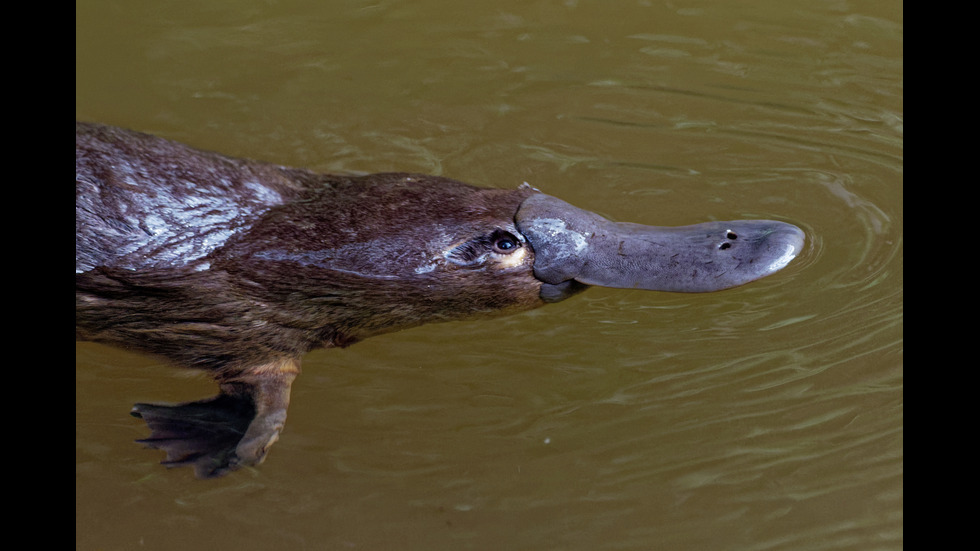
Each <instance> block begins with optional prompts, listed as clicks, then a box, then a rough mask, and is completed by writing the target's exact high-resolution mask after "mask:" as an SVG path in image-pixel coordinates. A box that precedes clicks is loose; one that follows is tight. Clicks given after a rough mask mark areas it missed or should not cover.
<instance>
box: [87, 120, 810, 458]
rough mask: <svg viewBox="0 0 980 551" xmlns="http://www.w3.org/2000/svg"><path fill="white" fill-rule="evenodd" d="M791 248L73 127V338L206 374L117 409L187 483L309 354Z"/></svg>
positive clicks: (716, 275)
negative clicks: (143, 427) (185, 394)
mask: <svg viewBox="0 0 980 551" xmlns="http://www.w3.org/2000/svg"><path fill="white" fill-rule="evenodd" d="M803 243H804V234H803V232H802V231H801V230H800V229H799V228H797V227H796V226H793V225H791V224H787V223H784V222H778V221H771V220H743V221H730V222H709V223H703V224H697V225H691V226H683V227H669V228H668V227H656V226H645V225H640V224H630V223H618V222H612V221H610V220H607V219H605V218H603V217H601V216H599V215H597V214H593V213H591V212H588V211H585V210H582V209H579V208H577V207H574V206H572V205H570V204H568V203H566V202H564V201H562V200H560V199H558V198H556V197H552V196H550V195H547V194H545V193H542V192H540V191H539V190H537V189H535V188H533V187H531V186H530V185H527V184H522V185H519V186H517V187H516V188H514V189H496V188H486V187H477V186H473V185H470V184H466V183H463V182H459V181H456V180H452V179H449V178H443V177H439V176H429V175H424V174H411V173H379V174H367V175H335V174H319V173H316V172H312V171H309V170H304V169H300V168H290V167H285V166H279V165H275V164H271V163H266V162H258V161H253V160H246V159H238V158H232V157H228V156H224V155H221V154H218V153H213V152H208V151H203V150H199V149H195V148H192V147H190V146H187V145H183V144H180V143H177V142H174V141H170V140H166V139H163V138H159V137H155V136H152V135H148V134H144V133H140V132H135V131H131V130H125V129H121V128H116V127H111V126H105V125H100V124H93V123H79V122H76V124H75V337H76V340H88V341H96V342H101V343H106V344H109V345H115V346H120V347H124V348H127V349H131V350H137V351H141V352H145V353H149V354H154V355H158V356H162V357H164V358H166V359H168V360H170V361H171V362H173V363H175V364H177V365H182V366H187V367H193V368H200V369H204V370H207V371H208V372H210V373H211V375H212V376H213V377H214V378H215V379H216V381H217V382H218V384H219V388H220V394H218V395H217V396H215V397H214V398H211V399H208V400H202V401H199V402H191V403H185V404H178V405H151V404H137V405H136V406H135V407H134V409H133V415H135V416H137V417H142V418H143V419H144V420H145V421H146V423H147V424H148V425H149V427H150V429H151V435H150V437H149V438H147V439H145V440H143V442H145V443H147V444H149V445H150V446H152V447H157V448H161V449H164V450H165V451H166V452H167V459H166V461H164V463H165V464H167V465H171V466H172V465H191V466H193V467H194V469H195V471H196V473H197V475H198V476H199V477H213V476H220V475H223V474H226V473H227V472H229V471H231V470H234V469H237V468H240V467H242V466H246V465H257V464H259V463H261V462H262V461H263V460H264V459H265V457H266V454H267V452H268V450H269V446H271V445H272V444H273V443H274V442H275V441H276V440H277V439H278V437H279V433H280V431H281V430H282V428H283V425H284V423H285V419H286V409H287V406H288V403H289V392H290V385H291V384H292V382H293V380H294V379H295V378H296V376H297V375H298V374H299V372H300V361H301V358H302V357H303V355H304V354H306V353H307V352H309V351H310V350H313V349H316V348H323V347H326V348H330V347H345V346H349V345H351V344H354V343H356V342H358V341H361V340H363V339H366V338H368V337H371V336H373V335H379V334H382V333H388V332H391V331H398V330H401V329H406V328H409V327H414V326H418V325H422V324H425V323H430V322H437V321H447V320H461V319H469V318H477V317H491V316H497V315H503V314H512V313H516V312H521V311H524V310H529V309H532V308H537V307H539V306H542V305H545V304H547V303H550V302H557V301H560V300H564V299H566V298H568V297H570V296H572V295H575V294H577V293H579V292H582V291H584V290H585V289H587V288H588V287H590V286H606V287H618V288H629V289H645V290H659V291H677V292H706V291H717V290H721V289H727V288H729V287H734V286H736V285H741V284H744V283H747V282H750V281H753V280H755V279H758V278H760V277H763V276H766V275H769V274H771V273H773V272H776V271H778V270H780V269H781V268H783V267H784V266H786V265H787V263H789V262H790V261H791V260H792V259H793V258H794V257H795V256H796V255H797V254H798V253H799V252H800V250H801V248H802V246H803Z"/></svg>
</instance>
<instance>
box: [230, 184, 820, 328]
mask: <svg viewBox="0 0 980 551" xmlns="http://www.w3.org/2000/svg"><path fill="white" fill-rule="evenodd" d="M802 244H803V233H802V231H800V230H799V229H798V228H796V227H795V226H792V225H790V224H786V223H782V222H775V221H768V220H751V221H737V222H710V223H706V224H698V225H694V226H684V227H675V228H667V227H657V226H643V225H640V224H629V223H616V222H612V221H609V220H607V219H605V218H603V217H601V216H599V215H597V214H594V213H591V212H588V211H585V210H582V209H579V208H576V207H574V206H572V205H570V204H568V203H566V202H564V201H562V200H560V199H557V198H555V197H551V196H549V195H546V194H544V193H541V192H539V191H537V190H535V189H534V188H532V187H530V186H528V185H526V184H525V185H523V186H521V187H520V188H518V189H516V190H502V189H488V188H479V187H475V186H471V185H468V184H464V183H461V182H457V181H454V180H449V179H445V178H440V177H435V176H426V175H416V174H400V173H392V174H372V175H369V176H364V177H357V178H345V179H342V180H338V181H335V182H333V183H332V184H331V185H330V186H327V187H325V188H324V189H323V190H322V191H321V192H319V193H318V194H316V195H314V196H312V197H310V198H308V199H307V200H304V201H297V202H293V203H290V204H287V205H283V206H281V207H278V208H276V209H273V210H272V211H270V212H269V213H267V214H266V215H265V216H264V217H263V219H262V220H261V221H260V222H259V223H257V224H256V225H255V226H254V227H253V228H252V229H251V230H250V231H249V232H248V233H247V237H246V239H244V240H242V241H241V242H240V243H232V244H230V246H229V247H226V250H225V253H224V254H225V255H226V257H227V258H229V259H234V260H233V261H234V262H235V263H237V264H239V266H238V268H239V269H240V273H245V274H249V279H250V280H252V281H256V282H259V283H260V284H261V287H262V288H263V289H279V290H280V293H281V294H282V296H281V297H280V298H279V300H277V301H276V302H277V303H278V304H282V303H283V302H284V301H287V302H293V303H294V304H296V305H297V306H298V305H300V304H302V305H303V310H304V311H305V313H306V314H307V315H309V316H313V315H314V311H316V312H318V313H317V314H316V316H317V317H321V316H326V317H323V319H322V320H320V321H319V322H318V323H320V324H321V325H322V326H323V327H330V328H331V330H330V332H329V333H328V334H325V335H323V338H324V340H325V341H327V344H328V345H330V344H332V345H340V346H344V345H346V344H349V343H351V342H356V341H357V340H360V339H362V338H365V337H368V336H371V335H373V334H378V333H384V332H389V331H394V330H398V329H403V328H405V327H410V326H414V325H420V324H423V323H428V322H433V321H446V320H454V319H466V318H472V317H479V316H484V315H500V314H508V313H514V312H517V311H521V310H527V309H530V308H535V307H537V306H540V305H543V304H545V303H549V302H557V301H560V300H563V299H565V298H567V297H569V296H571V295H573V294H576V293H578V292H580V291H582V290H584V289H586V288H588V287H589V286H593V285H597V286H604V287H619V288H629V289H645V290H659V291H680V292H706V291H716V290H720V289H726V288H729V287H734V286H736V285H741V284H743V283H747V282H750V281H752V280H755V279H758V278H760V277H763V276H766V275H768V274H771V273H773V272H775V271H777V270H779V269H780V268H782V267H783V266H785V265H786V264H787V263H788V262H789V261H790V260H791V259H792V258H793V257H794V256H795V255H796V254H797V253H798V252H799V251H800V249H801V247H802ZM220 264H221V263H220V262H219V265H220ZM260 280H261V281H260ZM281 314H282V313H281V312H280V314H279V315H281ZM328 318H329V319H328ZM310 321H311V322H312V321H313V320H312V319H310Z"/></svg>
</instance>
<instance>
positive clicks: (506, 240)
mask: <svg viewBox="0 0 980 551" xmlns="http://www.w3.org/2000/svg"><path fill="white" fill-rule="evenodd" d="M491 240H492V242H493V252H495V253H503V254H509V253H512V252H514V250H516V249H517V248H518V247H520V246H521V243H520V241H518V240H517V238H516V237H514V235H513V234H511V233H510V232H505V231H503V230H497V231H495V232H493V235H492V236H491Z"/></svg>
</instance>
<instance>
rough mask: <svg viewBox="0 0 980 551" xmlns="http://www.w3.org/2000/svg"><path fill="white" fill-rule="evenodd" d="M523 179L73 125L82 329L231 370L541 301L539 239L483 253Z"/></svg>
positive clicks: (89, 336) (519, 195)
mask: <svg viewBox="0 0 980 551" xmlns="http://www.w3.org/2000/svg"><path fill="white" fill-rule="evenodd" d="M256 183H258V184H261V185H262V186H265V187H264V188H258V187H257V186H256ZM266 192H269V193H266ZM531 193H533V190H530V189H526V188H525V189H519V190H499V189H483V188H477V187H474V186H470V185H467V184H463V183H460V182H456V181H453V180H449V179H445V178H439V177H434V176H422V175H412V174H375V175H368V176H359V177H347V176H331V175H318V174H314V173H311V172H308V171H303V170H298V169H289V168H285V167H278V166H275V165H269V164H265V163H257V162H254V161H245V160H240V159H231V158H228V157H224V156H221V155H218V154H215V153H208V152H202V151H198V150H195V149H192V148H190V147H187V146H184V145H181V144H177V143H174V142H170V141H167V140H163V139H160V138H155V137H152V136H147V135H145V134H139V133H135V132H130V131H125V130H120V129H113V128H108V127H102V126H98V125H84V124H82V125H76V275H75V286H76V315H75V316H76V317H75V321H76V338H77V339H84V340H93V341H99V342H104V343H108V344H113V345H118V346H124V347H127V348H133V349H137V350H141V351H144V352H149V353H153V354H159V355H162V356H165V357H167V358H170V359H171V360H172V361H174V362H176V363H178V364H181V365H186V366H193V367H199V368H204V369H210V370H214V371H216V372H217V373H216V374H220V376H221V377H224V378H234V377H235V376H236V375H235V374H244V373H247V372H249V371H250V370H256V371H261V370H263V369H266V368H267V367H268V366H269V365H278V363H279V362H282V361H284V360H285V359H294V360H295V361H296V363H297V364H298V358H299V357H300V356H302V355H303V354H304V353H306V352H308V351H309V350H312V349H314V348H317V347H332V346H347V345H349V344H351V343H354V342H357V341H358V340H361V339H363V338H366V337H369V336H372V335H376V334H380V333H385V332H390V331H397V330H400V329H405V328H408V327H413V326H417V325H421V324H424V323H428V322H434V321H446V320H455V319H465V318H470V317H478V316H486V315H494V314H505V313H512V312H516V311H521V310H526V309H529V308H534V307H537V306H540V305H541V304H543V303H542V301H541V299H540V298H539V289H540V282H538V281H537V280H536V279H535V278H534V276H533V274H532V264H533V259H534V255H533V252H532V251H531V250H530V246H529V245H528V244H527V243H523V242H522V243H520V248H521V249H522V251H521V254H523V255H524V256H523V257H515V258H522V260H521V261H520V262H519V263H517V264H516V265H508V264H507V262H505V261H506V260H507V258H508V255H507V254H506V253H500V252H499V251H498V252H492V251H489V252H488V247H490V248H492V246H493V245H492V243H491V240H492V238H493V236H495V235H499V234H500V233H501V232H512V233H514V234H517V232H516V230H515V229H514V228H513V225H514V220H513V218H514V213H515V212H516V210H517V208H518V206H519V205H520V203H521V202H522V201H523V200H524V199H525V198H526V197H527V196H529V195H530V194H531ZM270 197H271V198H272V200H269V198H270ZM229 198H231V199H234V201H233V202H231V203H229ZM209 200H213V201H214V204H215V207H214V208H213V209H212V210H214V211H215V212H209V211H207V210H206V209H204V210H202V209H201V206H200V205H201V203H202V202H206V201H209ZM219 211H220V212H219ZM134 213H135V214H134ZM228 213H231V214H233V216H232V215H229V214H228ZM219 215H220V216H219ZM152 217H162V219H163V220H164V221H165V222H166V226H165V228H166V232H165V234H164V235H163V236H162V237H159V238H157V237H156V236H155V234H154V231H156V232H159V231H160V230H158V229H156V227H155V226H152V225H151V224H149V223H148V222H146V220H149V219H152ZM212 219H216V220H218V222H213V221H212ZM198 221H201V224H200V225H199V226H195V224H196V223H197V222H198ZM205 222H206V224H205ZM223 235H230V237H229V238H227V239H226V240H225V241H223V242H222V243H221V244H220V246H217V247H213V248H210V249H208V248H207V247H209V246H210V245H209V243H211V241H208V239H212V241H213V240H214V239H217V238H219V237H221V236H223ZM206 238H208V239H206ZM184 251H190V252H184ZM201 251H206V254H201ZM480 255H483V256H482V257H481V256H480ZM481 258H482V260H481Z"/></svg>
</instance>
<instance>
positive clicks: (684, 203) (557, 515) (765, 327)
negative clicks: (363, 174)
mask: <svg viewBox="0 0 980 551" xmlns="http://www.w3.org/2000/svg"><path fill="white" fill-rule="evenodd" d="M462 6H463V5H462V4H460V3H456V2H445V1H436V0H420V1H414V2H407V1H388V2H384V1H382V2H355V1H345V2H336V1H333V2H319V3H316V2H309V3H306V2H283V3H268V2H208V3H203V4H202V3H198V2H166V3H134V2H90V3H85V4H78V5H76V17H77V19H76V32H77V44H76V117H77V118H78V119H81V120H94V121H99V122H105V123H110V124H117V125H120V126H126V127H130V128H134V129H138V130H142V131H147V132H152V133H157V134H160V135H164V136H167V137H171V138H175V139H179V140H182V141H185V142H188V143H190V144H192V145H195V146H199V147H204V148H208V149H215V150H219V151H222V152H224V153H228V154H233V155H241V156H249V157H255V158H261V159H266V160H271V161H275V162H279V163H283V164H291V165H299V166H306V167H311V168H314V169H318V170H322V171H331V170H334V171H339V170H343V171H383V170H406V171H422V172H430V173H436V174H441V175H445V176H450V177H454V178H457V179H461V180H465V181H469V182H472V183H477V184H485V185H496V186H501V187H510V186H516V185H518V184H520V183H521V182H523V181H528V182H530V183H532V184H533V185H535V186H536V187H538V188H540V189H542V190H544V191H545V192H547V193H550V194H553V195H556V196H559V197H562V198H563V199H566V200H568V201H570V202H572V203H574V204H577V205H579V206H582V207H586V208H589V209H592V210H595V211H597V212H601V213H603V214H604V215H607V216H610V217H612V218H615V219H619V220H631V221H637V222H645V223H650V224H658V225H672V224H688V223H694V222H700V221H705V220H710V219H722V220H723V219H732V218H743V217H759V218H774V219H780V220H786V221H789V222H792V223H794V224H797V225H799V226H800V227H802V228H804V229H805V230H806V231H807V233H808V248H807V250H806V251H805V252H804V254H803V255H802V256H801V257H800V258H799V259H797V260H796V261H794V263H793V264H792V265H790V267H789V268H787V269H786V270H785V271H783V272H781V273H780V274H778V275H776V276H773V277H771V278H768V279H766V280H763V281H760V282H756V283H754V284H751V285H748V286H746V287H742V288H739V289H734V290H731V291H726V292H722V293H716V294H708V295H671V294H662V293H638V292H629V291H617V290H605V289H592V290H590V291H589V292H587V293H585V294H583V295H581V296H579V297H576V298H573V299H570V300H568V301H566V302H563V303H560V304H556V305H552V306H549V307H547V308H544V309H541V310H537V311H534V312H530V313H527V314H524V315H520V316H516V317H511V318H504V319H500V320H496V321H491V322H472V323H455V324H446V325H434V326H427V327H423V328H419V329H415V330H411V331H407V332H403V333H398V334H394V335H387V336H383V337H378V338H375V339H371V340H368V341H367V342H365V343H362V344H358V345H356V346H354V347H351V348H349V349H345V350H328V351H318V352H315V353H313V354H311V355H309V356H308V357H307V358H306V359H305V360H304V365H303V369H304V372H303V375H302V376H301V377H300V378H299V380H298V381H297V383H296V384H295V385H294V389H293V400H292V405H291V406H290V412H289V422H288V423H287V426H286V430H285V432H284V433H283V436H282V439H281V440H280V442H279V443H278V444H276V446H275V447H274V448H273V450H272V452H271V454H270V456H269V458H268V460H267V461H266V463H265V464H264V465H263V466H261V467H260V468H259V469H256V470H250V471H244V472H239V473H235V474H234V475H232V476H230V477H227V478H224V479H220V480H217V481H208V482H202V481H198V480H195V479H193V478H192V476H191V473H190V472H188V471H186V470H166V469H164V468H163V467H161V466H159V465H158V464H157V463H158V461H160V460H161V459H162V454H161V453H160V452H157V451H153V450H144V449H142V448H141V447H140V446H138V445H136V444H134V443H133V442H132V441H133V440H134V439H136V438H140V437H144V436H146V434H147V431H146V429H145V427H144V426H143V425H142V423H141V422H140V421H139V420H138V419H134V418H131V417H129V415H128V410H129V408H130V407H131V405H132V404H133V403H134V402H137V401H163V402H166V401H182V400H193V399H198V398H203V397H206V396H209V395H211V394H213V393H214V391H215V387H214V385H213V383H211V382H210V381H209V380H208V379H207V378H206V377H203V376H201V375H199V374H195V373H190V372H186V371H181V370H176V369H172V368H170V367H166V366H164V365H162V364H161V362H159V361H157V360H155V359H153V358H145V357H141V356H137V355H133V354H129V353H126V352H122V351H118V350H113V349H110V348H107V347H103V346H99V345H93V344H87V343H83V344H78V345H76V542H77V545H76V547H77V548H78V549H106V550H112V549H166V550H169V549H216V548H217V549H223V548H231V547H236V548H241V549H348V548H349V549H420V550H432V549H478V550H484V549H486V550H491V549H494V550H495V549H516V550H540V549H568V550H598V549H630V550H632V549H669V550H688V549H690V550H703V549H737V550H821V549H834V550H837V549H860V550H867V549H899V548H901V547H902V537H903V527H902V526H903V405H904V404H903V363H904V359H903V358H904V352H903V350H904V345H903V325H902V323H903V284H904V275H903V236H902V234H903V212H904V209H903V130H902V124H903V109H904V107H903V57H902V50H903V38H902V33H903V12H902V5H901V3H898V2H870V1H852V2H846V3H828V2H817V3H814V2H800V1H796V0H793V1H789V2H786V1H782V2H777V1H770V2H730V1H716V2H671V3H660V2H626V1H624V2H601V3H600V2H585V1H577V2H576V1H565V2H558V1H553V2H552V1H541V2H531V3H528V2H512V1H502V2H493V3H489V2H488V3H481V4H477V5H469V4H467V5H466V7H465V8H463V7H462Z"/></svg>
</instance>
